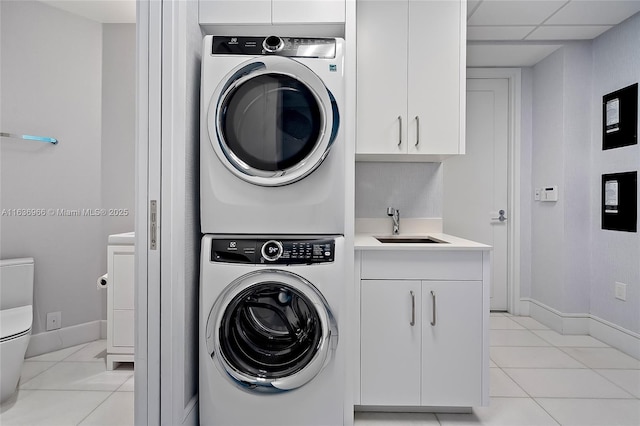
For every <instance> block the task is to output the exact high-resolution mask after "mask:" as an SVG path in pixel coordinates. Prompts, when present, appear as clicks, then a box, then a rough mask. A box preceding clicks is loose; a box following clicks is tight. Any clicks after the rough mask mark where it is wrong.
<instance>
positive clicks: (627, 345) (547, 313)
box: [520, 298, 640, 359]
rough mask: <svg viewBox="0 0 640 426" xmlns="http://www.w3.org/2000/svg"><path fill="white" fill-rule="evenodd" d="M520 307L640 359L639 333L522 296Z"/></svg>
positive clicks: (548, 323)
mask: <svg viewBox="0 0 640 426" xmlns="http://www.w3.org/2000/svg"><path fill="white" fill-rule="evenodd" d="M520 303H521V305H522V307H521V311H523V312H524V311H528V312H529V314H530V315H529V316H530V317H531V318H533V319H535V320H537V321H539V322H541V323H542V324H544V325H546V326H548V327H550V328H551V329H553V330H555V331H557V332H558V333H562V334H583V335H589V336H592V337H594V338H596V339H598V340H601V341H602V342H604V343H606V344H608V345H610V346H612V347H614V348H616V349H618V350H620V351H622V352H624V353H626V354H629V355H631V356H632V357H634V358H636V359H640V334H638V333H636V332H633V331H631V330H627V329H626V328H623V327H620V326H619V325H616V324H614V323H612V322H610V321H607V320H605V319H602V318H600V317H597V316H595V315H592V314H587V313H564V312H560V311H558V310H557V309H554V308H552V307H550V306H547V305H545V304H544V303H542V302H539V301H537V300H535V299H530V298H522V299H521V300H520Z"/></svg>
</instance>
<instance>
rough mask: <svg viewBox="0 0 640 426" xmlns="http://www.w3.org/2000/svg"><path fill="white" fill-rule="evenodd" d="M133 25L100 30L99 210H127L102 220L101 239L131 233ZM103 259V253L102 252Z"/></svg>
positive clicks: (132, 191)
mask: <svg viewBox="0 0 640 426" xmlns="http://www.w3.org/2000/svg"><path fill="white" fill-rule="evenodd" d="M135 60H136V26H135V24H104V25H103V26H102V145H101V156H102V187H101V190H102V206H103V207H104V208H106V209H127V210H128V214H127V215H123V216H106V217H105V218H104V221H103V227H104V234H103V239H104V241H105V244H106V241H107V238H108V236H109V235H110V234H117V233H122V232H130V231H133V222H134V220H133V216H134V215H133V208H134V201H135V197H134V192H135V191H134V189H135V186H134V181H135V174H134V173H135V117H136V116H135V107H136V100H135V96H136V91H135V75H136V64H135ZM105 256H106V251H105Z"/></svg>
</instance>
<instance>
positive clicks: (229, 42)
mask: <svg viewBox="0 0 640 426" xmlns="http://www.w3.org/2000/svg"><path fill="white" fill-rule="evenodd" d="M211 53H212V54H213V55H277V56H287V57H293V58H322V59H333V58H335V57H336V40H335V39H334V38H308V37H278V36H274V35H271V36H268V37H223V36H214V37H213V44H212V48H211Z"/></svg>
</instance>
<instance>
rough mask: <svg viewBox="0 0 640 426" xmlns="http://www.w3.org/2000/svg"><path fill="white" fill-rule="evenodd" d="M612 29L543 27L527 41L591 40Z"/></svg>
mask: <svg viewBox="0 0 640 426" xmlns="http://www.w3.org/2000/svg"><path fill="white" fill-rule="evenodd" d="M610 28H612V26H610V25H573V26H561V25H560V26H549V25H543V26H541V27H538V28H537V29H536V30H535V31H534V32H532V33H531V34H530V35H529V36H527V38H526V40H591V39H593V38H596V37H598V36H599V35H600V34H602V33H603V32H605V31H607V30H608V29H610Z"/></svg>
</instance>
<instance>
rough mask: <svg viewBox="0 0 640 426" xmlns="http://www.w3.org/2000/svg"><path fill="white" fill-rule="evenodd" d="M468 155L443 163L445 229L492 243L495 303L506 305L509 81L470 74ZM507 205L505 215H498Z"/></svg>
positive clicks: (498, 306) (500, 308)
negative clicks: (481, 77) (480, 77)
mask: <svg viewBox="0 0 640 426" xmlns="http://www.w3.org/2000/svg"><path fill="white" fill-rule="evenodd" d="M466 133H467V141H466V155H461V156H458V157H453V158H449V159H447V160H446V161H445V162H444V163H443V167H444V197H443V199H444V206H443V221H444V232H446V233H447V234H452V235H456V236H460V237H463V238H468V239H470V240H473V241H478V242H481V243H484V244H488V245H491V246H493V254H492V257H491V263H492V264H491V272H492V273H491V309H492V310H498V311H505V310H507V286H508V282H507V277H508V274H507V252H508V250H507V248H508V247H507V241H508V240H507V238H508V229H509V220H508V217H509V211H508V210H507V207H508V180H507V179H508V167H507V165H508V137H509V136H508V135H509V81H508V80H507V79H506V78H504V79H500V78H496V79H467V132H466ZM501 210H503V211H504V214H503V215H502V216H504V218H506V219H504V220H499V219H497V218H499V217H500V214H499V211H501Z"/></svg>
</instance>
